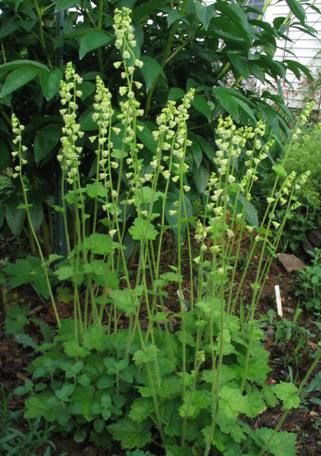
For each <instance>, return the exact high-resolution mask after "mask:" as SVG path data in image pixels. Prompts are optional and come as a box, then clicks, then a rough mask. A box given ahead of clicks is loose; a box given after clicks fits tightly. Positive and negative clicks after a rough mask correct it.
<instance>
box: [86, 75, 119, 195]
mask: <svg viewBox="0 0 321 456" xmlns="http://www.w3.org/2000/svg"><path fill="white" fill-rule="evenodd" d="M94 111H95V112H94V114H93V116H92V118H93V121H94V122H95V123H96V125H97V127H98V135H95V136H91V137H90V141H91V142H95V141H96V140H97V149H96V155H97V163H98V167H99V170H100V173H99V178H100V179H101V180H102V181H103V182H104V184H105V185H106V186H110V183H111V176H110V175H109V174H110V173H109V166H108V163H110V161H108V159H109V160H110V154H111V150H112V147H113V143H112V141H111V139H110V130H111V121H112V115H113V112H114V111H113V108H112V105H111V93H110V91H109V90H108V88H106V87H105V84H104V82H103V80H102V79H101V78H100V77H99V76H97V78H96V94H95V102H94ZM112 165H113V163H112V164H111V166H112Z"/></svg>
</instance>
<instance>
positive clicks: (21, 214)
mask: <svg viewBox="0 0 321 456" xmlns="http://www.w3.org/2000/svg"><path fill="white" fill-rule="evenodd" d="M19 204H20V201H19V200H18V199H17V198H16V197H13V198H10V199H9V200H8V201H6V222H7V224H8V227H9V229H10V231H11V232H12V234H14V235H15V236H17V237H18V236H20V234H21V232H22V229H23V225H24V221H25V217H26V212H25V211H24V210H22V209H18V206H19Z"/></svg>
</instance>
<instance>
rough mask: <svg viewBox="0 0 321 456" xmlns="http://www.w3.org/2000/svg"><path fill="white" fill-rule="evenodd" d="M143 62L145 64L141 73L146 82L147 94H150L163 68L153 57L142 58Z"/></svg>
mask: <svg viewBox="0 0 321 456" xmlns="http://www.w3.org/2000/svg"><path fill="white" fill-rule="evenodd" d="M141 60H142V61H143V63H144V66H143V68H142V69H141V71H142V73H143V77H144V80H145V85H146V92H147V93H148V92H149V91H150V89H151V87H152V86H153V84H154V83H155V82H156V81H157V79H158V77H159V75H160V74H161V72H162V68H161V66H160V64H159V63H158V62H157V60H156V59H154V58H153V57H149V56H143V57H141Z"/></svg>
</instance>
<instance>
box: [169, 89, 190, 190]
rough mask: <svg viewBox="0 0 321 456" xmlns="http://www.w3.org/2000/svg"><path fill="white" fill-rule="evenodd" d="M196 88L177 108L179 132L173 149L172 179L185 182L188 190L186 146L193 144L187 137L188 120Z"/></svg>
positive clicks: (184, 188) (187, 94)
mask: <svg viewBox="0 0 321 456" xmlns="http://www.w3.org/2000/svg"><path fill="white" fill-rule="evenodd" d="M194 94H195V89H193V88H192V89H190V90H189V91H188V92H187V93H186V95H185V96H184V98H183V101H182V103H181V104H180V105H179V106H178V108H177V133H176V136H175V143H174V149H173V177H172V181H173V182H177V181H180V182H181V183H182V184H183V187H182V188H183V190H184V191H185V192H188V191H189V190H190V187H189V185H187V184H186V182H185V183H184V176H185V175H186V173H187V172H188V169H189V167H188V164H187V163H186V161H185V156H186V148H187V147H189V146H191V145H192V142H191V141H190V140H189V139H188V138H187V136H188V132H187V120H188V119H189V110H190V107H191V104H192V101H193V98H194Z"/></svg>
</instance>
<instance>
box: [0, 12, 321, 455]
mask: <svg viewBox="0 0 321 456" xmlns="http://www.w3.org/2000/svg"><path fill="white" fill-rule="evenodd" d="M114 30H115V35H116V41H115V45H116V48H117V50H118V52H119V56H120V57H119V60H117V61H116V62H115V67H116V68H117V69H119V70H120V76H121V79H122V81H123V84H122V85H121V87H120V88H119V94H118V100H119V104H118V105H116V107H115V104H114V102H113V96H112V94H111V93H110V92H109V90H108V88H107V87H106V86H105V85H104V83H103V81H102V79H101V78H100V77H99V76H98V77H97V78H96V88H95V90H96V92H95V103H94V105H93V114H92V121H93V123H95V125H96V130H95V131H94V132H93V134H92V136H90V137H89V139H88V143H87V140H86V141H85V139H84V134H83V131H82V129H81V125H80V124H79V119H78V104H77V103H78V100H79V99H80V98H81V96H82V92H81V89H80V86H81V84H82V82H83V81H82V78H81V77H80V76H79V75H78V74H77V73H76V71H75V69H74V68H73V66H72V64H68V65H67V66H66V72H65V78H64V80H63V81H62V83H61V85H60V97H61V111H60V113H61V115H62V118H63V127H62V138H61V148H60V151H59V154H58V156H57V159H58V162H59V164H60V166H61V170H62V182H61V194H62V205H61V206H56V207H55V210H56V211H58V212H59V213H61V214H62V216H63V219H64V228H65V233H66V239H67V256H66V257H62V256H59V255H50V256H49V257H48V258H47V257H46V255H45V254H44V252H43V250H42V245H41V243H40V242H39V239H38V234H37V230H36V229H35V227H34V225H33V221H32V217H31V206H30V202H29V188H30V187H29V180H28V178H27V177H26V175H25V173H24V169H25V166H26V164H27V161H28V153H29V151H28V148H27V147H26V146H25V145H24V141H23V139H24V126H23V125H22V124H21V123H20V121H19V119H18V118H17V116H16V115H13V116H12V127H13V135H14V139H13V143H14V145H15V149H14V150H13V151H12V157H13V159H14V161H15V163H14V168H13V174H12V175H13V178H14V179H16V182H18V183H19V186H20V188H21V192H22V195H23V205H22V206H21V207H20V210H22V211H24V213H25V215H26V218H27V220H28V222H29V228H30V232H31V235H32V238H33V240H34V243H35V246H36V249H37V251H38V258H36V259H35V258H32V257H30V258H29V259H28V258H27V259H26V261H29V262H30V264H32V265H33V269H32V270H31V271H32V273H31V271H30V269H29V268H28V266H27V265H26V264H22V263H21V260H18V261H17V263H16V264H15V265H13V264H10V265H8V266H6V267H5V268H4V273H5V274H6V275H7V277H8V283H9V285H10V283H11V285H12V286H14V285H15V286H17V285H19V284H20V283H21V284H22V283H26V282H28V281H29V282H31V284H32V286H33V287H34V289H35V290H36V291H37V293H38V294H39V295H41V296H42V297H44V298H48V299H49V300H50V302H51V307H52V312H53V315H54V316H55V319H56V323H57V332H56V335H55V336H54V337H53V338H52V339H50V340H48V341H46V342H44V343H43V344H41V345H40V346H38V347H37V350H38V351H39V352H40V354H39V356H38V357H37V358H36V359H35V360H34V362H33V363H32V364H31V365H30V368H29V372H30V375H31V379H30V380H28V381H27V382H26V384H25V385H24V386H23V387H21V388H19V390H18V391H17V393H19V394H25V395H26V402H25V406H26V412H25V416H26V417H27V418H29V419H39V418H44V419H45V420H46V421H47V422H49V423H51V424H52V425H53V426H54V428H55V429H56V430H57V431H60V432H62V433H68V434H70V435H73V436H74V438H75V439H76V440H77V441H83V440H85V439H87V438H89V439H91V440H92V441H94V442H95V443H96V444H97V445H102V446H110V445H111V444H112V441H117V442H119V443H120V445H121V447H122V448H123V449H126V450H127V449H128V450H131V449H140V448H142V449H148V447H151V446H153V445H154V446H155V445H156V446H158V447H160V448H161V451H165V452H166V454H167V455H173V456H176V455H183V454H186V451H187V448H188V451H190V452H191V454H195V455H200V454H204V456H208V455H210V454H215V453H218V454H224V455H227V456H228V455H230V456H232V455H233V456H237V455H240V456H241V455H242V456H245V455H247V456H258V455H259V456H263V455H264V454H271V455H274V456H281V455H282V456H283V455H284V454H288V455H289V456H290V455H294V454H295V435H294V434H291V433H288V432H284V431H280V427H281V424H282V420H281V421H280V424H278V425H277V426H276V428H275V429H271V428H265V427H262V428H260V429H253V428H252V427H251V420H252V419H254V418H255V417H256V416H258V415H259V414H260V413H262V412H264V411H265V410H266V409H267V407H270V406H272V407H273V406H275V405H276V404H281V407H282V409H283V411H284V415H283V418H282V419H284V417H285V416H286V415H287V413H288V412H289V410H291V409H292V408H294V407H297V406H298V405H299V403H300V393H301V391H302V388H303V387H304V385H305V383H306V381H307V378H308V375H309V373H310V371H312V370H313V368H314V367H315V365H316V363H317V362H318V356H319V355H318V356H316V358H315V361H314V362H313V364H312V366H311V369H310V371H309V373H308V374H307V377H305V378H304V379H303V381H302V383H301V384H300V386H299V388H297V387H296V386H295V385H294V384H292V383H289V382H281V383H279V384H276V385H268V384H267V379H268V374H269V371H270V369H269V365H268V352H267V351H266V349H265V348H264V345H263V332H262V330H261V329H260V325H259V322H258V321H256V320H255V316H256V309H257V304H258V302H259V299H260V295H261V291H262V287H263V285H264V283H265V280H266V277H267V274H268V272H269V268H270V265H271V262H272V260H273V258H274V256H275V252H276V249H277V246H278V243H279V242H280V238H281V235H282V232H283V229H284V226H285V223H286V220H287V218H288V216H289V214H290V213H291V212H292V211H294V210H296V208H297V207H298V206H299V205H300V201H299V199H298V192H299V190H300V188H301V187H302V185H304V184H305V182H306V179H307V177H308V174H307V173H303V174H302V175H297V174H296V173H295V172H291V173H287V171H286V169H285V167H284V160H283V161H281V162H278V163H277V164H275V165H274V167H273V172H274V175H275V179H274V184H273V187H272V189H271V192H270V194H268V195H266V200H265V202H266V204H265V213H264V215H263V217H262V218H261V220H259V219H258V218H257V214H256V212H255V210H254V208H253V205H252V203H251V199H252V190H253V187H254V186H255V185H256V181H257V176H258V169H259V166H260V164H261V162H262V161H263V160H265V159H266V157H267V154H268V152H269V150H270V148H271V147H272V141H271V140H270V139H269V138H266V129H265V125H264V123H263V122H261V121H259V122H257V124H256V125H255V126H249V127H239V126H237V125H236V124H235V123H234V122H233V120H232V118H231V117H221V118H220V119H219V122H218V126H217V129H216V136H215V142H216V146H217V149H218V150H217V152H216V155H215V158H214V160H213V168H214V169H215V171H214V172H213V173H212V174H211V175H210V177H209V180H208V185H207V186H206V187H204V189H203V191H202V193H203V195H202V211H201V212H200V217H199V218H198V219H196V220H195V219H194V218H193V217H192V212H191V208H190V202H189V199H188V198H187V196H186V195H187V194H188V193H189V192H190V185H189V182H188V179H187V173H188V170H189V167H190V164H189V162H188V160H187V159H186V157H187V151H188V150H189V148H191V146H192V143H191V141H190V140H189V139H188V127H187V120H188V117H189V110H190V108H191V105H192V103H193V99H194V96H195V90H194V89H193V88H192V89H190V90H189V91H188V92H187V93H186V94H184V95H182V97H181V99H180V100H179V101H178V102H175V101H173V100H170V101H168V103H167V104H166V106H165V107H164V108H163V109H162V111H161V112H160V114H159V115H158V117H157V120H156V125H157V128H155V129H154V130H153V133H152V140H153V143H154V148H153V152H152V153H148V152H147V151H146V149H144V146H143V143H142V142H141V139H140V137H141V135H142V134H144V126H143V125H142V123H141V121H140V119H141V117H142V115H143V109H142V108H141V106H140V103H139V100H138V97H137V92H138V91H139V90H140V89H141V83H140V82H139V81H137V80H136V79H135V74H136V70H137V69H139V68H140V67H141V66H142V65H143V62H142V61H141V60H140V59H139V58H138V57H137V55H136V53H135V48H136V38H135V34H134V30H133V27H132V22H131V12H130V10H129V9H128V8H122V9H119V10H116V12H115V17H114ZM308 109H309V108H308ZM307 115H308V112H306V111H305V112H304V113H303V114H302V116H301V117H300V119H299V121H298V126H297V128H301V127H302V125H303V124H304V122H305V121H306V117H307ZM89 144H93V145H94V148H95V154H96V161H95V166H94V167H93V169H92V173H91V175H92V180H91V182H89V183H88V182H85V181H84V179H83V176H82V173H81V168H80V161H81V157H82V155H83V154H85V153H86V150H87V149H86V148H87V147H88V146H89ZM279 208H283V211H282V218H281V219H280V218H278V213H279V211H278V209H279ZM169 238H174V239H175V245H176V252H175V255H173V257H172V258H170V259H167V261H166V262H165V263H164V261H163V254H164V251H165V248H166V243H167V241H168V239H169ZM19 261H20V262H19ZM133 262H134V263H133ZM130 264H134V267H133V266H132V267H130ZM253 264H254V265H255V275H254V277H253V275H252V276H251V275H250V270H251V268H252V266H253ZM240 266H241V267H240ZM14 268H16V273H17V272H18V271H20V272H21V271H22V273H21V274H20V276H19V279H18V278H17V275H15V272H14ZM30 276H31V277H30ZM26 277H27V278H26ZM249 277H251V278H250V279H249ZM248 285H249V286H248ZM63 295H64V296H65V297H66V296H68V299H66V300H67V301H69V304H70V307H71V309H69V312H70V315H71V318H68V319H66V318H62V317H61V314H62V306H61V302H59V300H58V297H59V296H60V297H62V296H63Z"/></svg>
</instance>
